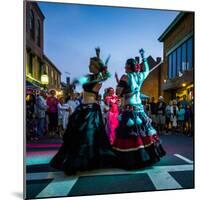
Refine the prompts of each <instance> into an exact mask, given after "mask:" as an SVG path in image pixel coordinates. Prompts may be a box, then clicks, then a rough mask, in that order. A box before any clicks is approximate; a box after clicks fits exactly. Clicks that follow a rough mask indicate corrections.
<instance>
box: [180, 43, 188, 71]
mask: <svg viewBox="0 0 200 200" xmlns="http://www.w3.org/2000/svg"><path fill="white" fill-rule="evenodd" d="M181 50H182V70H181V71H185V70H186V65H187V60H186V43H184V44H183V45H182V46H181Z"/></svg>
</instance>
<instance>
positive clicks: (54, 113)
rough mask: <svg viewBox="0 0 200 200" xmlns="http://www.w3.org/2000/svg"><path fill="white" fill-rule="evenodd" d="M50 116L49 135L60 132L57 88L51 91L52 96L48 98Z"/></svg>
mask: <svg viewBox="0 0 200 200" xmlns="http://www.w3.org/2000/svg"><path fill="white" fill-rule="evenodd" d="M47 105H48V106H49V108H48V116H49V135H50V136H54V135H55V134H58V99H57V98H56V92H55V90H51V91H50V96H49V97H48V98H47Z"/></svg>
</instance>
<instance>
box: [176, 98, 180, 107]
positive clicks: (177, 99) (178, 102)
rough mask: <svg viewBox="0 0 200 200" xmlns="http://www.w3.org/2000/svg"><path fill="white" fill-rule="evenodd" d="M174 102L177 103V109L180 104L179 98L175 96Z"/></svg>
mask: <svg viewBox="0 0 200 200" xmlns="http://www.w3.org/2000/svg"><path fill="white" fill-rule="evenodd" d="M176 102H177V106H178V108H179V105H180V103H181V101H180V97H179V96H176Z"/></svg>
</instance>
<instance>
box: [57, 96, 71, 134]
mask: <svg viewBox="0 0 200 200" xmlns="http://www.w3.org/2000/svg"><path fill="white" fill-rule="evenodd" d="M70 112H71V108H70V107H69V105H68V104H67V103H65V101H64V97H61V98H60V99H59V103H58V127H59V135H60V137H62V136H63V134H64V131H65V129H66V128H67V124H68V115H69V114H68V113H70Z"/></svg>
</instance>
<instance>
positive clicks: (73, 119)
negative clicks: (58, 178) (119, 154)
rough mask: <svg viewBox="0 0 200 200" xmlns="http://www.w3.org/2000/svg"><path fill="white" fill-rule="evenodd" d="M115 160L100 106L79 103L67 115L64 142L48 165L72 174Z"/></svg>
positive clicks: (105, 164)
mask: <svg viewBox="0 0 200 200" xmlns="http://www.w3.org/2000/svg"><path fill="white" fill-rule="evenodd" d="M115 159H116V158H115V154H114V153H113V151H112V148H111V145H110V143H109V139H108V137H107V134H106V131H105V127H104V124H103V119H102V114H101V110H100V106H99V105H98V104H96V103H93V104H85V105H84V104H82V105H80V106H78V107H77V108H76V110H75V111H74V113H73V114H72V115H71V116H70V118H69V123H68V126H67V129H66V132H65V134H64V136H63V144H62V146H61V147H60V149H59V151H58V152H57V154H56V155H55V156H54V157H53V159H52V160H51V161H50V166H51V167H53V168H56V169H60V170H63V171H65V172H66V173H67V174H71V173H75V172H76V171H82V170H89V169H95V168H101V167H109V166H112V165H113V162H114V161H115Z"/></svg>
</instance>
